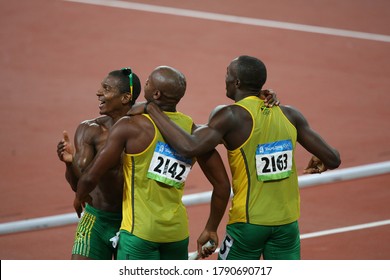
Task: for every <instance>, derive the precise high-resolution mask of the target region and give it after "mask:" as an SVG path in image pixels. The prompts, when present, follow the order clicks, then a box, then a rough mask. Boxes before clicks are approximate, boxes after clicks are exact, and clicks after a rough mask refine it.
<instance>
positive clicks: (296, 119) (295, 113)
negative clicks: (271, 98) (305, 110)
mask: <svg viewBox="0 0 390 280" xmlns="http://www.w3.org/2000/svg"><path fill="white" fill-rule="evenodd" d="M280 109H281V110H282V112H283V114H284V115H285V116H286V117H287V118H288V119H289V120H290V122H291V123H293V124H294V125H295V126H297V125H299V124H302V123H306V119H305V117H304V116H303V114H302V113H301V112H300V111H299V110H298V109H297V108H295V107H293V106H290V105H280Z"/></svg>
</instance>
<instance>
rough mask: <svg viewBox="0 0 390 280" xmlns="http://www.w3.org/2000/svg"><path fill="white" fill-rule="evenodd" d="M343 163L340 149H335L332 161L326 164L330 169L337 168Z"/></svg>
mask: <svg viewBox="0 0 390 280" xmlns="http://www.w3.org/2000/svg"><path fill="white" fill-rule="evenodd" d="M340 165H341V158H340V154H339V152H338V151H334V156H333V158H332V160H331V161H329V162H328V163H327V164H326V167H327V168H328V169H336V168H338V167H339V166H340Z"/></svg>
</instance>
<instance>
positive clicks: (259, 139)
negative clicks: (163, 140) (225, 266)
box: [218, 96, 300, 259]
mask: <svg viewBox="0 0 390 280" xmlns="http://www.w3.org/2000/svg"><path fill="white" fill-rule="evenodd" d="M234 106H241V107H242V108H244V109H246V110H247V111H248V112H249V113H250V114H251V116H252V120H253V127H252V131H251V134H250V136H249V138H248V139H247V140H246V141H245V143H243V144H242V146H240V147H238V148H237V149H235V150H228V160H229V165H230V168H231V172H232V185H233V193H234V197H233V200H232V207H231V209H230V212H229V221H228V225H227V227H226V236H225V239H224V241H223V243H222V245H221V248H220V252H219V256H218V258H219V259H260V257H261V256H263V258H264V259H300V238H299V228H298V222H297V220H298V218H299V216H300V197H299V188H298V175H297V171H296V166H295V160H294V151H295V145H296V141H297V131H296V128H295V126H294V125H293V124H291V122H290V121H289V120H288V119H287V117H286V116H285V115H284V114H283V112H282V110H281V109H280V107H273V108H266V107H265V106H264V101H262V100H261V99H259V98H258V97H255V96H250V97H247V98H244V99H242V100H240V101H239V102H237V103H235V104H234Z"/></svg>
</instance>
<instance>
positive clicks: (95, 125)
mask: <svg viewBox="0 0 390 280" xmlns="http://www.w3.org/2000/svg"><path fill="white" fill-rule="evenodd" d="M101 126H102V124H101V121H100V118H94V119H89V120H84V121H82V122H81V123H80V124H79V125H78V127H77V129H76V135H77V134H85V133H98V132H99V131H100V128H101Z"/></svg>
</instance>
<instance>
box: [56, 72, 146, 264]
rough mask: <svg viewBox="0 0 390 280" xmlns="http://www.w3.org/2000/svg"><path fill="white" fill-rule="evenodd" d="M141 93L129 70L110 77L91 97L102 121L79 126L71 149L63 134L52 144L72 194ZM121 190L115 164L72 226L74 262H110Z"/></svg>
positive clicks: (118, 165) (118, 221) (118, 166)
mask: <svg viewBox="0 0 390 280" xmlns="http://www.w3.org/2000/svg"><path fill="white" fill-rule="evenodd" d="M140 91H141V83H140V80H139V78H138V76H137V75H136V74H135V73H133V72H132V71H131V69H130V68H125V69H122V70H115V71H112V72H110V73H109V74H108V76H107V77H105V78H104V79H103V81H102V82H101V87H100V89H99V90H98V91H97V94H96V95H97V96H98V100H99V102H100V104H99V109H100V114H101V115H102V116H100V117H97V118H94V119H91V120H86V121H83V122H82V123H81V124H80V125H79V126H78V127H77V130H76V133H75V136H74V147H73V145H72V143H71V141H70V140H69V136H68V133H67V132H66V131H64V133H63V136H64V137H63V139H62V140H61V141H60V142H59V143H58V145H57V154H58V157H59V159H60V160H61V161H63V162H64V163H65V166H66V171H65V177H66V180H67V181H68V182H69V184H70V186H71V188H72V190H73V191H74V192H76V191H77V183H78V180H79V178H80V176H81V174H83V173H84V172H85V170H86V169H87V168H88V167H89V165H90V164H91V162H92V160H93V159H94V158H95V157H96V155H97V153H98V152H99V151H101V150H102V148H103V146H104V144H105V143H106V140H107V137H108V133H109V130H110V129H111V127H112V126H113V125H114V123H115V122H116V121H118V120H119V119H120V118H121V117H123V116H124V115H125V114H126V113H127V111H128V110H129V109H130V108H131V106H132V105H133V104H134V102H135V100H136V99H137V97H138V96H139V94H140ZM122 189H123V172H122V164H121V162H120V160H119V159H118V160H117V161H116V162H115V165H113V166H112V168H110V169H109V170H107V171H106V172H104V174H102V176H101V177H100V179H99V181H97V182H96V188H95V189H94V190H93V191H92V192H91V194H90V199H89V200H88V204H87V205H86V207H85V213H84V215H83V216H82V217H81V219H80V221H79V224H78V227H77V231H76V235H75V240H74V244H73V249H72V257H71V258H72V259H73V260H80V259H95V260H108V259H113V258H115V255H116V249H115V248H114V246H113V245H115V241H116V238H115V236H116V234H117V232H118V231H119V228H120V224H121V221H122ZM110 239H112V241H110ZM113 242H114V243H113Z"/></svg>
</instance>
